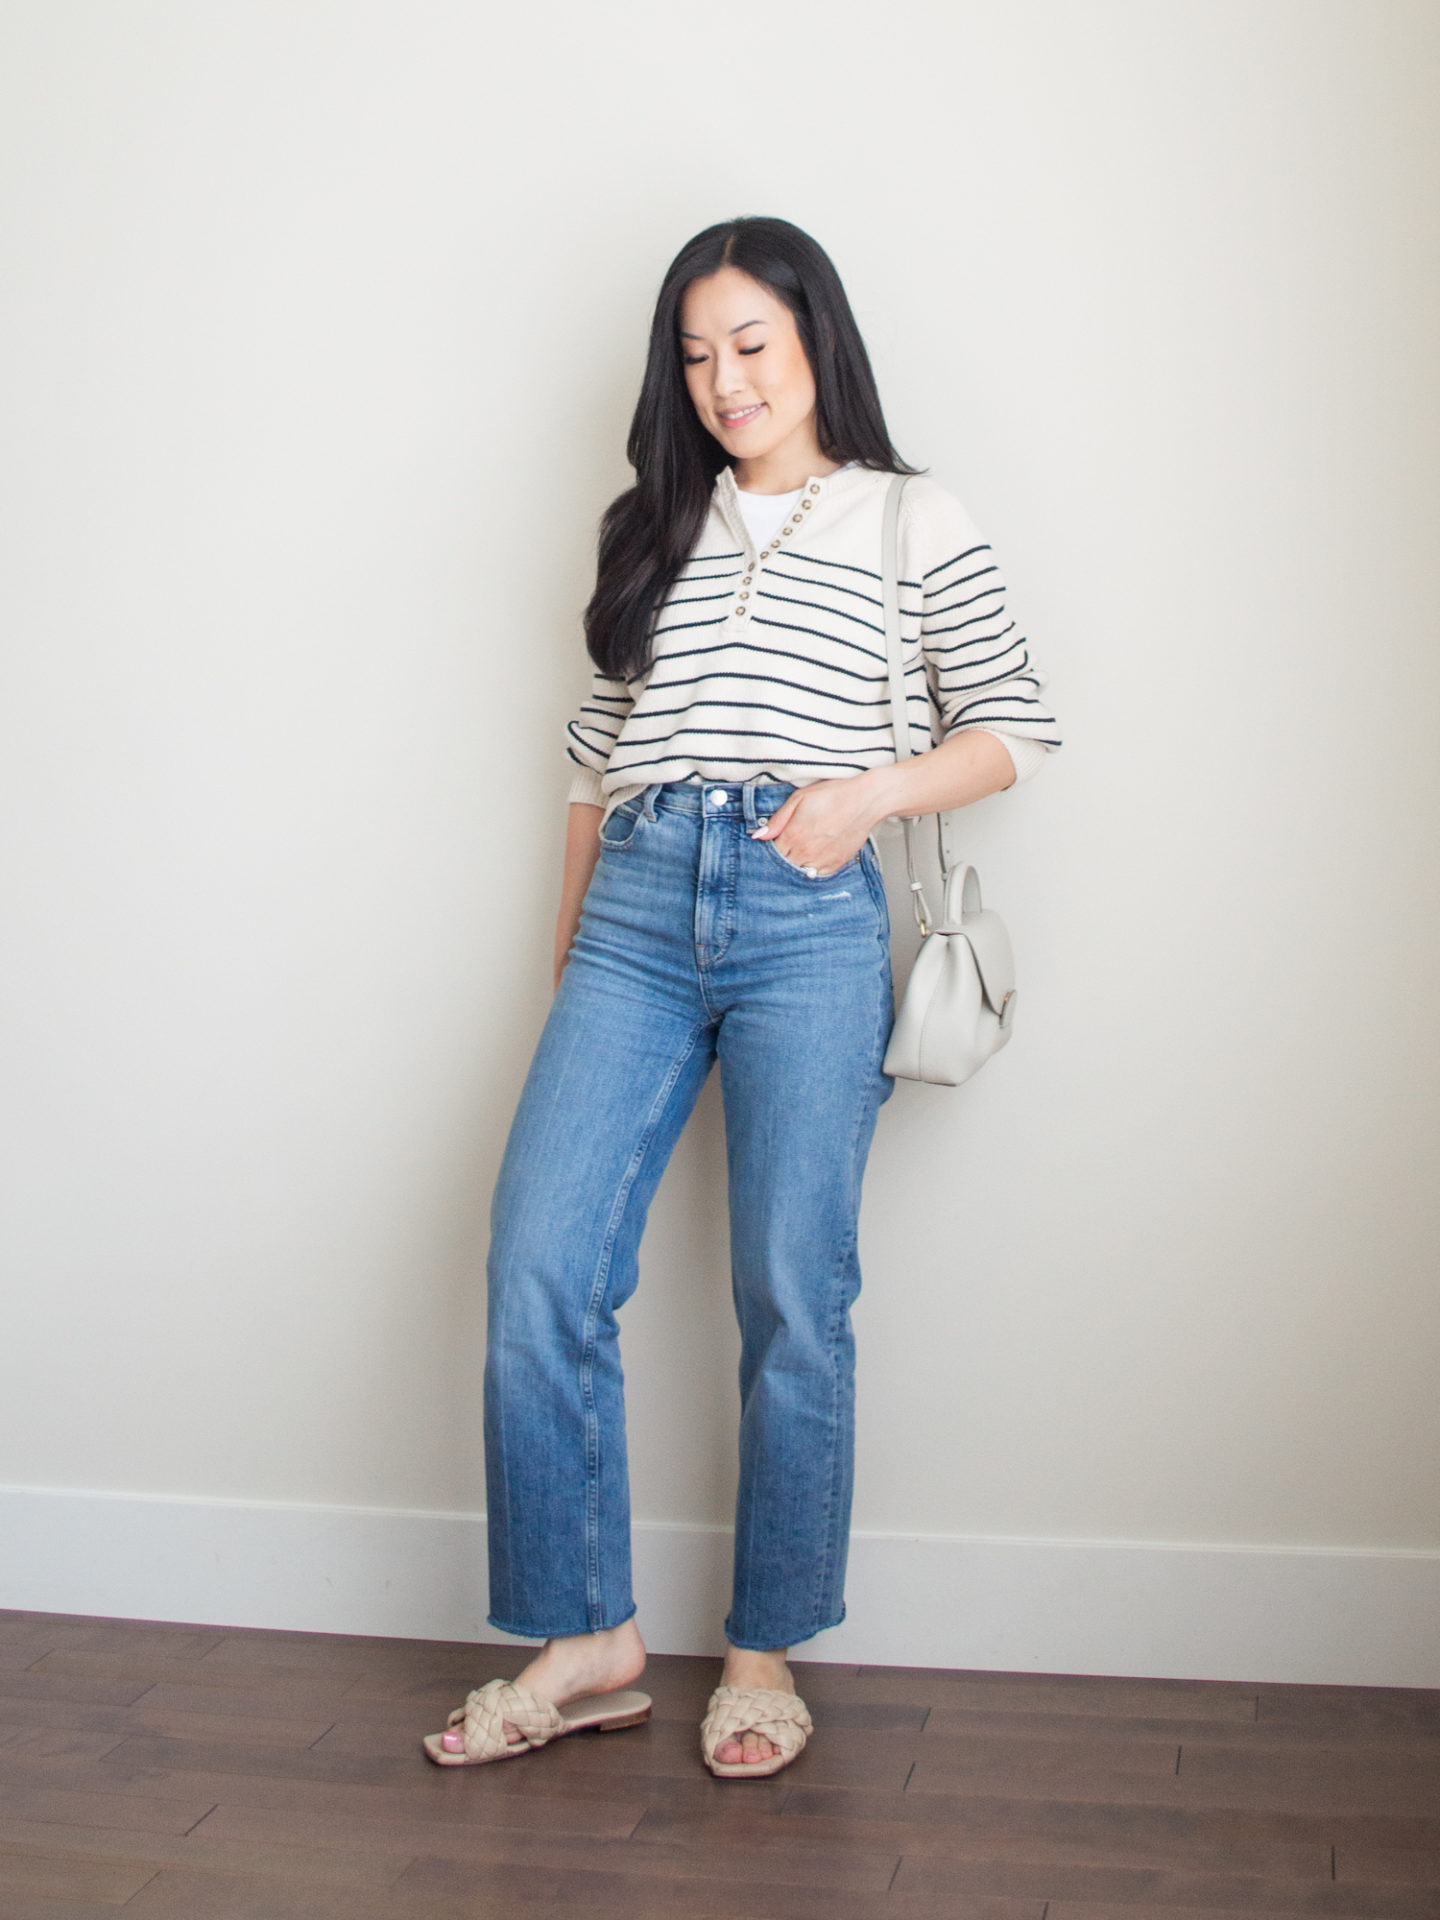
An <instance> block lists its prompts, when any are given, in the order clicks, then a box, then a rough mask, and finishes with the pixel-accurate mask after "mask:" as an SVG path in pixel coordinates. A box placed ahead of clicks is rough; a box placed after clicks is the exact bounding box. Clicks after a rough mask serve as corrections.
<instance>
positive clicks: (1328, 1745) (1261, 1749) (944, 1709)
mask: <svg viewBox="0 0 1440 1920" xmlns="http://www.w3.org/2000/svg"><path fill="white" fill-rule="evenodd" d="M523 1658H524V1655H523V1652H522V1650H520V1649H515V1648H505V1649H500V1648H484V1647H481V1648H474V1647H465V1646H453V1645H443V1644H436V1643H431V1642H425V1641H412V1640H366V1639H350V1638H344V1637H340V1636H333V1635H324V1634H299V1633H268V1632H256V1631H233V1630H226V1629H223V1628H216V1627H192V1626H183V1625H177V1626H168V1625H157V1624H153V1623H145V1622H136V1621H115V1620H96V1619H88V1618H77V1617H72V1616H57V1615H51V1614H27V1613H3V1612H0V1920H39V1917H40V1916H44V1917H45V1920H81V1916H84V1917H85V1920H91V1917H92V1916H100V1915H107V1916H114V1915H115V1914H116V1913H117V1912H123V1913H124V1914H125V1915H127V1916H133V1920H141V1917H142V1916H144V1920H160V1917H161V1916H164V1917H165V1920H219V1917H220V1916H224V1920H311V1916H315V1920H320V1916H325V1917H326V1920H330V1917H331V1916H334V1917H335V1920H341V1917H342V1916H343V1920H400V1916H419V1915H425V1916H428V1920H461V1916H464V1920H480V1916H490V1915H495V1916H502V1915H503V1916H504V1920H552V1917H555V1920H558V1916H560V1915H565V1916H567V1920H570V1917H573V1916H575V1915H583V1914H585V1913H591V1912H593V1913H596V1914H620V1913H623V1914H625V1915H627V1916H629V1915H633V1916H636V1920H645V1917H646V1916H665V1920H672V1916H673V1917H674V1920H706V1917H708V1916H715V1920H720V1916H727V1917H728V1916H737V1920H738V1917H743V1920H811V1917H812V1916H813V1920H932V1917H933V1920H942V1916H943V1920H969V1917H970V1916H976V1917H977V1920H979V1916H985V1920H1104V1917H1105V1916H1110V1915H1116V1916H1124V1917H1125V1920H1158V1916H1163V1915H1171V1914H1174V1915H1177V1916H1179V1915H1183V1916H1185V1920H1205V1916H1207V1915H1214V1914H1247V1915H1255V1914H1266V1915H1277V1916H1279V1915H1292V1914H1293V1915H1300V1914H1305V1915H1315V1914H1337V1915H1343V1914H1365V1915H1376V1914H1379V1915H1393V1916H1397V1920H1400V1917H1403V1920H1410V1917H1411V1916H1422V1915H1423V1916H1427V1920H1440V1692H1422V1691H1419V1690H1411V1689H1402V1688H1383V1687H1292V1686H1259V1685H1248V1684H1244V1683H1241V1682H1233V1683H1232V1682H1218V1681H1183V1680H1126V1679H1087V1678H1073V1677H1067V1676H1065V1675H1060V1674H1013V1673H983V1672H974V1673H964V1672H949V1671H917V1670H914V1669H908V1668H902V1667H859V1668H856V1667H837V1666H820V1665H808V1666H807V1665H805V1664H803V1663H801V1662H798V1661H797V1662H795V1663H794V1672H795V1675H796V1680H797V1684H798V1685H799V1687H800V1690H801V1692H802V1694H803V1695H804V1696H805V1698H806V1700H807V1701H808V1702H809V1704H810V1708H811V1711H812V1713H813V1715H814V1719H815V1728H816V1730H815V1734H814V1736H813V1737H812V1739H811V1741H810V1745H809V1747H808V1748H807V1750H806V1752H805V1753H804V1754H803V1755H802V1756H801V1757H800V1759H799V1760H798V1761H797V1762H796V1763H795V1765H794V1766H792V1767H790V1768H789V1769H787V1770H786V1771H785V1772H784V1773H782V1774H780V1775H778V1776H777V1777H776V1778H775V1779H773V1780H766V1781H720V1780H715V1779H713V1778H712V1777H711V1776H710V1775H709V1774H708V1773H707V1772H706V1771H705V1770H704V1768H703V1766H702V1765H701V1762H700V1759H699V1754H698V1744H697V1732H696V1728H697V1723H698V1721H699V1718H700V1715H701V1713H702V1711H703V1709H704V1703H705V1700H706V1697H707V1695H708V1694H709V1691H710V1688H711V1687H712V1686H713V1684H714V1682H715V1678H716V1669H715V1666H714V1665H713V1663H710V1662H706V1661H699V1660H685V1659H654V1660H652V1661H651V1664H650V1667H649V1669H648V1671H647V1674H646V1678H645V1681H644V1682H643V1684H644V1685H645V1687H646V1688H647V1689H648V1691H649V1692H650V1693H652V1694H653V1696H654V1699H655V1715H654V1718H653V1720H652V1721H651V1722H650V1723H649V1724H648V1725H647V1726H644V1727H637V1728H633V1729H631V1730H629V1731H626V1732H623V1733H613V1734H588V1735H576V1736H573V1737H571V1738H570V1739H567V1740H564V1741H562V1742H560V1743H559V1744H557V1745H556V1746H553V1747H550V1748H548V1749H545V1750H542V1751H540V1752H537V1753H533V1754H528V1755H525V1756H523V1757H522V1758H520V1759H517V1760H513V1761H506V1762H504V1763H503V1764H500V1765H496V1766H490V1767H481V1768H474V1769H468V1768H467V1769H454V1770H449V1771H442V1770H441V1769H439V1768H437V1767H434V1766H432V1765H431V1764H430V1763H429V1762H428V1761H427V1760H426V1759H425V1757H424V1756H423V1754H422V1753H421V1752H420V1748H419V1739H420V1736H421V1734H422V1733H426V1732H430V1731H433V1730H435V1729H436V1728H438V1727H440V1726H442V1725H443V1724H444V1718H445V1713H446V1711H447V1710H448V1709H449V1708H450V1707H452V1706H454V1705H456V1704H458V1702H459V1701H460V1700H461V1699H462V1698H463V1697H464V1695H465V1693H466V1691H467V1690H468V1689H469V1688H470V1687H472V1686H474V1685H476V1684H478V1682H479V1681H481V1680H484V1679H488V1678H490V1677H491V1676H492V1675H493V1674H495V1673H507V1674H509V1673H514V1672H516V1671H518V1668H519V1666H520V1665H521V1664H522V1661H523Z"/></svg>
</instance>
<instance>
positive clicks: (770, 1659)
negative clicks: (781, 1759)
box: [715, 1647, 795, 1767]
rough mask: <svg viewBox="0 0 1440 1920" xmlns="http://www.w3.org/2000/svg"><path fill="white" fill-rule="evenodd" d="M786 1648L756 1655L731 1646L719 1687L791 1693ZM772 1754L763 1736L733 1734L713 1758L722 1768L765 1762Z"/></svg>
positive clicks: (759, 1734) (750, 1651) (792, 1685)
mask: <svg viewBox="0 0 1440 1920" xmlns="http://www.w3.org/2000/svg"><path fill="white" fill-rule="evenodd" d="M789 1651H790V1649H789V1648H788V1647H774V1648H772V1649H771V1651H770V1652H769V1653H756V1652H754V1651H753V1650H752V1649H750V1648H748V1647H731V1648H730V1649H729V1651H728V1652H727V1653H726V1655H725V1671H724V1672H723V1673H722V1674H721V1676H720V1684H721V1686H722V1687H772V1688H773V1689H774V1690H775V1692H776V1693H794V1691H795V1681H794V1677H793V1676H792V1674H791V1672H790V1669H789V1667H787V1666H786V1664H785V1656H786V1654H787V1653H788V1652H789ZM775 1751H776V1748H775V1745H774V1743H773V1742H772V1741H770V1740H767V1739H766V1738H765V1736H764V1734H763V1733H742V1734H737V1735H735V1736H734V1737H733V1738H731V1739H729V1740H722V1741H721V1742H720V1745H719V1746H718V1747H717V1748H716V1749H715V1758H716V1759H717V1760H718V1761H719V1762H720V1763H721V1765H722V1766H727V1767H728V1766H739V1765H741V1764H742V1763H743V1764H745V1765H747V1766H748V1765H749V1763H750V1762H751V1761H752V1760H768V1759H769V1758H770V1756H771V1754H772V1753H774V1752H775Z"/></svg>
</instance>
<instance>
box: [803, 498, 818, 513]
mask: <svg viewBox="0 0 1440 1920" xmlns="http://www.w3.org/2000/svg"><path fill="white" fill-rule="evenodd" d="M814 504H815V502H814V501H813V500H802V501H801V502H800V505H801V506H802V507H803V508H804V509H805V511H806V513H809V511H810V509H811V507H813V506H814Z"/></svg>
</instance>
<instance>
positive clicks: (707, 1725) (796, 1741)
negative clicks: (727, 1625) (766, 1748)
mask: <svg viewBox="0 0 1440 1920" xmlns="http://www.w3.org/2000/svg"><path fill="white" fill-rule="evenodd" d="M814 1731H815V1726H814V1722H813V1721H812V1720H811V1718H810V1714H809V1711H808V1709H807V1708H806V1705H805V1702H804V1701H803V1700H802V1699H801V1698H800V1696H799V1694H798V1693H778V1692H777V1691H776V1690H775V1689H774V1688H773V1687H717V1688H716V1689H715V1691H714V1693H712V1694H711V1696H710V1705H709V1708H708V1710H707V1712H706V1715H705V1718H704V1719H703V1720H702V1721H701V1723H700V1751H701V1752H702V1753H703V1754H704V1756H705V1764H706V1766H707V1767H709V1769H710V1771H711V1772H712V1773H714V1774H718V1775H719V1776H720V1777H721V1778H722V1779H732V1780H747V1779H748V1780H758V1779H760V1778H761V1776H762V1775H764V1774H767V1773H778V1772H779V1771H780V1769H781V1768H782V1767H788V1766H789V1764H790V1762H791V1761H792V1760H794V1759H795V1758H797V1756H798V1755H799V1753H800V1751H801V1749H802V1748H803V1747H804V1745H805V1742H806V1740H807V1739H808V1738H809V1736H810V1735H811V1734H812V1733H813V1732H814ZM743 1733H758V1734H762V1735H763V1736H764V1738H765V1739H767V1740H768V1741H769V1742H770V1744H771V1745H772V1746H773V1747H776V1748H778V1749H779V1751H778V1752H776V1753H772V1754H771V1755H770V1757H769V1759H768V1760H750V1761H744V1760H717V1759H716V1758H715V1749H716V1748H717V1747H721V1746H723V1745H724V1744H725V1742H726V1741H727V1740H733V1739H736V1738H737V1737H738V1736H739V1735H740V1734H743Z"/></svg>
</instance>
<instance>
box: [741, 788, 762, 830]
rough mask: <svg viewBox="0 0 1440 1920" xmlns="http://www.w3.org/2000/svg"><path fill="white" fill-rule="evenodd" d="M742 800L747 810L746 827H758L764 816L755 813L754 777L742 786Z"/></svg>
mask: <svg viewBox="0 0 1440 1920" xmlns="http://www.w3.org/2000/svg"><path fill="white" fill-rule="evenodd" d="M740 798H741V803H742V805H743V806H744V809H745V824H746V826H747V827H758V826H759V824H760V822H761V819H762V818H763V817H764V816H763V815H761V814H759V813H757V812H756V811H755V780H754V778H753V777H752V778H751V779H749V780H746V781H745V782H744V783H743V784H742V785H741V788H740Z"/></svg>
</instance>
